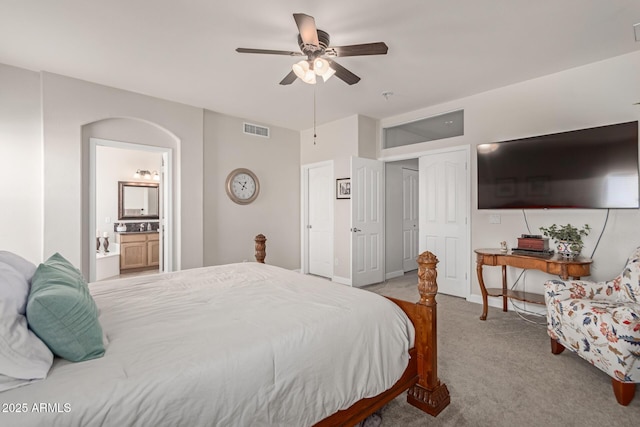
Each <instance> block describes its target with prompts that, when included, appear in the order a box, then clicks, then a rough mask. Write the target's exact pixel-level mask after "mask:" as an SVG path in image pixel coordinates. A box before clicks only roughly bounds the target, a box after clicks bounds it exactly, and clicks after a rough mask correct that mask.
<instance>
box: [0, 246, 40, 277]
mask: <svg viewBox="0 0 640 427" xmlns="http://www.w3.org/2000/svg"><path fill="white" fill-rule="evenodd" d="M0 262H4V263H5V264H9V265H10V266H11V267H13V268H15V269H16V270H18V273H20V274H22V276H24V278H25V280H26V281H27V282H28V283H31V278H32V277H33V273H35V272H36V265H35V264H34V263H32V262H31V261H27V260H26V259H24V258H22V257H21V256H20V255H16V254H14V253H13V252H9V251H0Z"/></svg>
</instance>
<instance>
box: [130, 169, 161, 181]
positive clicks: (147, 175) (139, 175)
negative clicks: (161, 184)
mask: <svg viewBox="0 0 640 427" xmlns="http://www.w3.org/2000/svg"><path fill="white" fill-rule="evenodd" d="M133 177H134V178H136V179H153V180H154V181H160V175H159V174H158V172H157V171H153V172H151V171H148V170H146V169H138V170H136V173H134V174H133Z"/></svg>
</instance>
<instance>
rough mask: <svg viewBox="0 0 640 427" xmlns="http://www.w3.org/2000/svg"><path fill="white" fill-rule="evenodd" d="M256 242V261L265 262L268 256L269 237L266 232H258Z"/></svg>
mask: <svg viewBox="0 0 640 427" xmlns="http://www.w3.org/2000/svg"><path fill="white" fill-rule="evenodd" d="M254 240H255V242H256V261H258V262H259V263H262V264H264V259H265V258H266V257H267V252H266V249H267V238H266V237H264V234H258V235H257V236H256V238H255V239H254Z"/></svg>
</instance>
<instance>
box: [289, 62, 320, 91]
mask: <svg viewBox="0 0 640 427" xmlns="http://www.w3.org/2000/svg"><path fill="white" fill-rule="evenodd" d="M291 69H292V70H293V72H294V73H295V75H296V76H298V78H299V79H300V80H302V81H303V82H305V83H308V84H310V85H314V84H316V73H315V72H314V70H312V69H311V66H310V65H309V61H306V60H302V61H300V62H296V63H295V64H293V65H292V66H291Z"/></svg>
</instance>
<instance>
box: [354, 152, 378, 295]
mask: <svg viewBox="0 0 640 427" xmlns="http://www.w3.org/2000/svg"><path fill="white" fill-rule="evenodd" d="M383 251H384V163H383V162H380V161H378V160H371V159H363V158H360V157H351V284H352V285H353V286H358V287H360V286H365V285H370V284H372V283H379V282H382V281H384V253H383Z"/></svg>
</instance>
